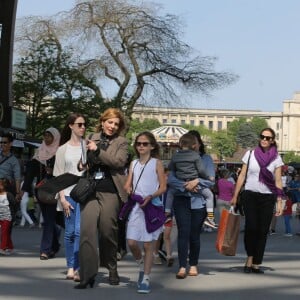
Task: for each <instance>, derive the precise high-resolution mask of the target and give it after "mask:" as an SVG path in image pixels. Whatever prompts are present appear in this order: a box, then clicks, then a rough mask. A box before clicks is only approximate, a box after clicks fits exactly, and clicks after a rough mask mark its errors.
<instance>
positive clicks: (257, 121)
mask: <svg viewBox="0 0 300 300" xmlns="http://www.w3.org/2000/svg"><path fill="white" fill-rule="evenodd" d="M251 124H252V128H253V130H254V132H255V133H256V135H257V136H259V134H260V132H261V131H262V130H263V129H264V128H267V127H269V126H268V123H267V121H266V119H262V118H259V117H254V118H253V119H252V120H251Z"/></svg>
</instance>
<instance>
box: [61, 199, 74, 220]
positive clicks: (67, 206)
mask: <svg viewBox="0 0 300 300" xmlns="http://www.w3.org/2000/svg"><path fill="white" fill-rule="evenodd" d="M60 203H61V205H62V207H63V210H64V214H65V216H66V217H69V216H70V214H71V210H73V209H74V207H73V206H72V205H71V204H70V202H69V201H67V200H66V199H65V200H63V201H60Z"/></svg>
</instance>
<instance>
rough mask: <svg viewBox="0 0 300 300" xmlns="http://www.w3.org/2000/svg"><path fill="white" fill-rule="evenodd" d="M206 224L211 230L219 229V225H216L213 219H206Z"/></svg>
mask: <svg viewBox="0 0 300 300" xmlns="http://www.w3.org/2000/svg"><path fill="white" fill-rule="evenodd" d="M204 224H205V225H206V226H208V227H210V228H213V229H217V228H218V226H217V224H216V223H215V221H214V219H211V218H206V219H205V221H204Z"/></svg>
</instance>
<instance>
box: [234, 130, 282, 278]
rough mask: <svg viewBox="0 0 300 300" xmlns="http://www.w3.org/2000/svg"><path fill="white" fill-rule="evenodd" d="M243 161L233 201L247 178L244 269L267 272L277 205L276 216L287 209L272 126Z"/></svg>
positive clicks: (253, 271)
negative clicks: (265, 259) (264, 266)
mask: <svg viewBox="0 0 300 300" xmlns="http://www.w3.org/2000/svg"><path fill="white" fill-rule="evenodd" d="M249 156H250V159H249ZM248 159H249V163H248ZM242 161H243V166H242V170H241V173H240V175H239V177H238V180H237V183H236V188H235V192H234V195H233V198H232V201H231V204H233V205H235V204H236V203H237V196H238V194H239V192H240V189H241V187H242V186H243V184H244V181H245V178H246V182H245V191H244V193H243V209H244V213H245V234H244V245H245V249H246V253H247V260H246V263H245V266H244V272H245V273H256V274H263V273H264V271H263V270H262V269H261V268H260V267H259V265H261V263H262V261H263V256H264V252H265V246H266V241H267V236H268V232H269V227H270V224H271V220H272V216H273V210H274V205H275V204H276V213H275V215H276V216H280V215H281V214H282V211H283V207H282V198H283V196H284V194H283V190H282V181H281V166H282V165H283V162H282V159H281V157H280V155H279V154H278V152H277V145H276V141H275V132H274V130H273V129H272V128H265V129H263V130H262V131H261V133H260V135H259V143H258V146H257V147H256V148H255V149H254V150H253V151H250V150H249V151H247V152H246V154H245V155H244V157H243V159H242ZM247 165H248V168H247Z"/></svg>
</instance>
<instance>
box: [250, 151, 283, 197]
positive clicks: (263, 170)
mask: <svg viewBox="0 0 300 300" xmlns="http://www.w3.org/2000/svg"><path fill="white" fill-rule="evenodd" d="M254 156H255V158H256V160H257V162H258V164H259V166H260V171H259V181H260V182H262V183H263V184H265V185H266V186H267V187H268V188H269V189H270V190H271V192H272V193H274V194H275V195H277V196H283V191H282V190H281V189H279V188H277V187H276V185H275V180H274V176H273V174H272V173H271V172H270V171H269V170H268V169H267V166H268V165H269V164H270V163H271V162H272V161H274V160H275V159H276V157H277V156H278V152H277V148H276V147H275V146H271V147H270V148H269V149H268V150H267V151H263V149H262V148H261V147H260V146H258V147H256V148H255V149H254Z"/></svg>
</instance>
